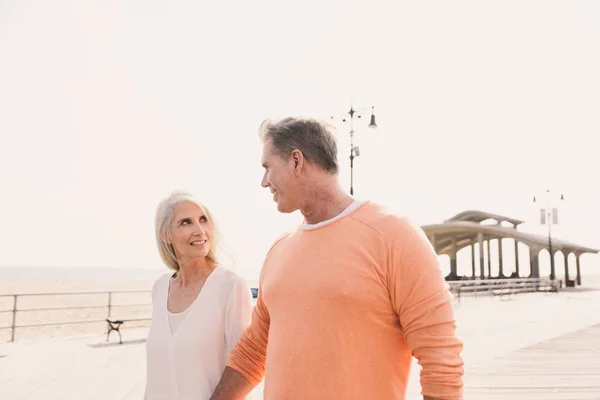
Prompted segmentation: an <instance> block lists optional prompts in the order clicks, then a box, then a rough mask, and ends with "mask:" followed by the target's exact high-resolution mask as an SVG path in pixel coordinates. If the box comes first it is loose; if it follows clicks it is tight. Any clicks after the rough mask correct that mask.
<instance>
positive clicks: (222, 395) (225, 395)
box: [210, 367, 253, 400]
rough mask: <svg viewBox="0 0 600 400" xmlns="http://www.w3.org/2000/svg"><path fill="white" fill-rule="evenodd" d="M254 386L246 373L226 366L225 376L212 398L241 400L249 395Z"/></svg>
mask: <svg viewBox="0 0 600 400" xmlns="http://www.w3.org/2000/svg"><path fill="white" fill-rule="evenodd" d="M252 389H253V386H252V384H251V383H250V382H248V380H247V379H246V378H244V375H242V374H240V373H239V372H237V371H236V370H235V369H233V368H230V367H225V371H223V376H221V380H220V381H219V384H218V385H217V387H216V388H215V391H214V393H213V395H212V396H211V397H210V400H241V399H243V398H244V397H246V396H247V395H248V393H250V392H251V391H252Z"/></svg>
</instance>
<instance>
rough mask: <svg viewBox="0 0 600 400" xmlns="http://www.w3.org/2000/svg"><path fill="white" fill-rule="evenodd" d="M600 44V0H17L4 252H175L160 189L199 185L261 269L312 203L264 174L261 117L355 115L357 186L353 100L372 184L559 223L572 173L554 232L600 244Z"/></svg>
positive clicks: (4, 28)
mask: <svg viewBox="0 0 600 400" xmlns="http://www.w3.org/2000/svg"><path fill="white" fill-rule="evenodd" d="M599 48H600V2H599V1H569V2H565V1H524V0H521V1H503V2H482V1H455V2H444V1H428V2H407V1H398V2H388V1H380V0H371V1H369V2H355V1H343V2H342V1H334V0H318V1H316V0H305V1H303V2H300V3H295V4H288V3H285V2H280V1H275V0H257V1H253V2H246V1H232V2H193V1H178V2H168V3H167V2H157V1H148V0H145V1H129V2H120V1H103V2H95V1H89V0H77V1H70V2H69V1H63V2H45V1H35V0H31V1H16V0H3V1H0V265H1V266H49V267H51V266H73V267H110V268H163V266H162V265H161V263H160V259H159V257H158V253H157V250H156V246H155V242H154V228H153V226H154V212H155V208H156V205H157V204H158V202H159V201H160V200H161V199H162V198H163V197H165V196H167V195H168V194H169V193H170V192H171V191H172V190H176V189H183V190H187V191H190V192H192V193H193V194H195V195H196V196H197V197H198V198H200V199H201V200H202V201H203V202H204V203H206V204H207V206H208V207H210V208H211V210H212V211H213V212H214V214H215V216H216V219H217V221H218V223H219V225H220V227H221V230H222V232H223V238H224V244H223V248H224V251H225V253H226V254H227V255H228V256H229V258H227V260H228V261H227V262H230V263H231V266H232V268H234V269H236V270H237V271H238V272H239V273H240V274H241V275H243V276H245V277H247V278H248V279H254V278H256V276H257V274H258V271H259V270H260V267H261V264H262V260H263V258H264V255H265V253H266V251H267V250H268V249H269V247H270V245H271V244H272V243H273V241H274V240H275V239H276V238H277V237H278V236H280V235H281V233H282V232H284V231H286V230H289V229H293V228H294V227H295V226H297V225H298V224H299V223H300V222H301V221H302V216H301V215H300V214H299V213H293V214H287V215H283V214H279V213H278V212H277V210H276V207H275V204H273V202H272V199H271V196H270V194H269V191H268V190H267V189H263V188H261V187H260V180H261V177H262V173H263V171H262V168H261V164H260V156H261V154H260V152H261V144H260V141H259V139H258V135H257V132H258V126H259V124H260V123H261V122H262V121H263V120H264V119H266V118H280V117H284V116H288V115H305V116H312V117H317V118H324V119H328V120H329V121H330V122H332V123H334V124H335V127H336V130H337V134H338V140H339V148H340V166H341V173H340V180H341V182H342V184H343V185H344V187H347V188H348V189H349V183H350V182H349V176H350V171H349V160H348V156H349V148H350V147H349V146H350V144H349V134H348V133H349V126H348V125H347V124H344V123H343V122H341V118H339V116H340V115H342V114H343V113H344V112H347V111H348V109H349V108H350V105H351V103H352V104H353V105H354V108H356V109H362V108H367V110H366V112H365V113H364V117H363V118H362V119H361V120H360V121H359V122H358V123H357V124H356V134H355V145H358V146H359V147H360V152H361V154H360V156H359V157H358V158H357V159H356V160H355V166H354V188H355V197H357V198H360V199H365V200H366V199H369V200H372V201H376V202H380V203H382V204H385V205H386V206H388V207H390V208H391V209H393V210H394V211H396V212H398V213H400V214H404V215H408V216H410V217H411V218H413V219H414V220H415V221H417V222H418V223H420V224H430V223H437V222H441V221H443V220H444V219H447V218H449V217H451V216H452V215H454V214H457V213H459V212H461V211H463V210H467V209H478V210H483V211H489V212H493V213H497V214H502V215H507V216H511V217H514V218H520V219H523V220H525V221H526V223H525V224H524V225H522V226H521V227H520V228H519V229H521V230H523V231H528V232H535V233H540V234H545V232H546V227H545V226H540V224H539V219H538V214H539V204H534V203H533V202H532V198H533V196H538V198H539V197H540V196H542V198H543V195H544V193H545V191H546V189H551V190H552V191H553V192H554V193H555V196H558V194H559V193H564V196H565V201H564V202H562V203H560V204H559V206H560V208H559V213H560V214H559V218H560V221H559V225H557V226H555V227H553V233H554V235H555V236H556V237H559V238H561V237H562V238H566V239H568V240H570V241H573V242H576V243H580V244H582V245H586V246H590V247H596V248H600V215H599V213H598V210H597V208H598V204H600V192H599V191H598V187H599V185H598V172H599V171H600V168H599V167H598V154H599V150H598V149H599V145H598V139H597V137H598V132H600V119H599V118H598V109H600V74H599V73H598V71H600V53H599V52H598V49H599ZM371 106H374V107H375V114H376V118H377V123H378V125H379V128H378V129H377V130H375V131H372V130H369V129H368V128H367V126H366V125H367V123H368V119H369V116H370V114H369V108H370V107H371ZM331 116H336V118H334V119H333V120H331V119H330V117H331ZM557 204H558V203H557ZM582 260H583V261H582V262H583V265H582V267H583V270H584V271H585V272H586V273H589V272H596V273H600V256H589V257H587V258H582ZM459 262H460V259H459ZM444 268H446V266H445V267H444ZM466 268H467V269H466V270H469V268H470V267H469V266H468V265H467V266H466Z"/></svg>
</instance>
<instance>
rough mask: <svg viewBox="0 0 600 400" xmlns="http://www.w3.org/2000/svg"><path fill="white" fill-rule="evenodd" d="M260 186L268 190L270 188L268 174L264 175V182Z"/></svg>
mask: <svg viewBox="0 0 600 400" xmlns="http://www.w3.org/2000/svg"><path fill="white" fill-rule="evenodd" d="M260 186H262V187H264V188H266V187H268V186H269V181H268V180H267V174H266V173H265V174H264V175H263V178H262V181H261V182H260Z"/></svg>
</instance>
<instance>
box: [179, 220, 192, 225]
mask: <svg viewBox="0 0 600 400" xmlns="http://www.w3.org/2000/svg"><path fill="white" fill-rule="evenodd" d="M189 223H190V220H189V219H186V220H184V221H183V222H182V223H181V225H189Z"/></svg>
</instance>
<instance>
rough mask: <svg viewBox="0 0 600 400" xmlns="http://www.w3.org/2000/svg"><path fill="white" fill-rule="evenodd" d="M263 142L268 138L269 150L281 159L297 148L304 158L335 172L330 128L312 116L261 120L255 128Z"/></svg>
mask: <svg viewBox="0 0 600 400" xmlns="http://www.w3.org/2000/svg"><path fill="white" fill-rule="evenodd" d="M259 136H260V138H261V139H262V140H263V142H264V141H267V140H268V139H270V140H271V144H272V146H273V151H274V152H275V153H276V154H279V156H281V158H282V159H283V160H287V159H288V158H289V156H290V154H291V152H292V151H293V150H295V149H298V150H300V151H301V152H302V154H303V155H304V158H306V160H307V161H308V162H310V163H313V164H315V165H317V166H319V167H320V168H321V169H323V170H325V171H327V172H329V173H331V174H337V173H338V171H339V165H338V158H337V154H338V151H337V140H336V138H335V136H334V134H333V128H332V127H331V126H330V125H328V124H326V123H324V122H322V121H318V120H316V119H313V118H298V117H288V118H284V119H281V120H278V121H272V120H265V121H264V122H263V123H262V124H261V125H260V128H259Z"/></svg>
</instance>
